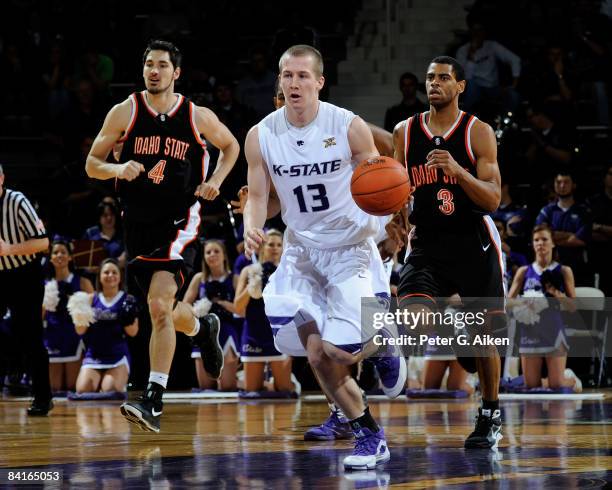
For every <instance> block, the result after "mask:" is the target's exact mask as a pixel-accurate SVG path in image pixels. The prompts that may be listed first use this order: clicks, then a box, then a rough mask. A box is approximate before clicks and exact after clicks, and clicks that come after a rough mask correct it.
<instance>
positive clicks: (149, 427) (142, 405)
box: [121, 396, 164, 433]
mask: <svg viewBox="0 0 612 490" xmlns="http://www.w3.org/2000/svg"><path fill="white" fill-rule="evenodd" d="M163 407H164V405H163V403H162V402H161V401H155V400H151V399H149V398H145V397H142V396H141V397H140V398H139V399H138V400H136V401H134V402H126V403H124V404H123V405H121V414H122V415H123V416H124V417H125V418H126V419H127V421H128V422H131V423H132V424H135V425H137V426H138V427H140V428H141V429H142V430H144V431H150V432H156V433H157V432H159V419H160V418H161V414H162V410H163Z"/></svg>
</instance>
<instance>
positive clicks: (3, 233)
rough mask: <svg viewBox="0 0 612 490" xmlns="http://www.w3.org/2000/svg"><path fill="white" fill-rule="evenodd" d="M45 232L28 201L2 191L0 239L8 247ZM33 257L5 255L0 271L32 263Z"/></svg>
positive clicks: (0, 197) (0, 200)
mask: <svg viewBox="0 0 612 490" xmlns="http://www.w3.org/2000/svg"><path fill="white" fill-rule="evenodd" d="M46 236H47V232H46V230H45V226H44V225H43V223H42V221H41V220H40V218H39V217H38V215H37V214H36V211H34V208H33V207H32V205H31V204H30V201H28V199H27V198H26V197H25V196H24V195H23V194H22V193H21V192H18V191H12V190H10V189H6V188H5V189H4V192H2V195H1V196H0V239H2V240H3V241H5V242H6V243H8V244H10V245H14V244H17V243H23V242H25V241H28V240H32V239H36V238H45V237H46ZM35 257H36V256H35V255H7V256H2V257H0V271H3V270H8V269H15V268H17V267H21V266H22V265H26V264H27V263H28V262H32V261H33V260H34V258H35Z"/></svg>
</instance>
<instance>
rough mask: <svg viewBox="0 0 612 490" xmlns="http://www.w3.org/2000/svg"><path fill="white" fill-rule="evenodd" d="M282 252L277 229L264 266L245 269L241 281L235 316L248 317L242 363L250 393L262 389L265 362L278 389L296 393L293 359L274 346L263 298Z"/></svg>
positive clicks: (266, 250)
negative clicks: (292, 378) (292, 371)
mask: <svg viewBox="0 0 612 490" xmlns="http://www.w3.org/2000/svg"><path fill="white" fill-rule="evenodd" d="M282 252H283V235H282V234H281V232H280V231H278V230H269V231H268V232H267V233H266V242H265V244H264V246H263V249H262V252H261V256H260V261H261V263H259V264H253V265H249V266H247V267H245V268H244V269H242V271H241V272H240V277H239V278H238V286H237V287H236V298H235V299H234V306H235V308H236V313H238V314H239V315H241V316H244V317H245V320H244V324H243V327H242V342H241V349H240V350H241V356H240V360H241V361H242V362H243V363H244V372H245V380H244V381H245V391H247V392H251V391H261V390H263V388H264V368H265V365H266V362H269V363H270V368H271V370H272V375H273V376H274V387H275V389H276V390H278V391H288V392H290V391H295V386H294V383H292V381H291V359H290V358H287V356H286V355H284V354H281V353H280V352H278V351H277V350H276V348H275V347H274V337H273V335H272V327H271V326H270V322H269V321H268V317H267V316H266V313H265V309H264V301H263V299H262V291H263V289H264V288H265V287H266V284H267V283H268V278H269V277H270V275H271V274H272V273H273V272H274V271H275V270H276V267H277V266H278V263H279V262H280V258H281V254H282Z"/></svg>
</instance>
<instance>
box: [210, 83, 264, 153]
mask: <svg viewBox="0 0 612 490" xmlns="http://www.w3.org/2000/svg"><path fill="white" fill-rule="evenodd" d="M212 110H213V111H214V113H215V114H216V115H217V117H218V118H219V120H220V121H221V122H222V123H223V124H225V125H226V126H227V127H228V128H229V130H230V131H231V132H232V134H233V135H234V136H235V137H236V139H238V141H244V138H245V137H246V134H247V132H248V130H249V128H250V127H251V126H252V125H253V124H254V121H255V113H254V112H253V110H252V109H250V108H249V107H247V106H246V105H244V104H241V103H240V102H238V101H237V100H236V99H235V97H234V85H233V83H232V82H231V81H229V80H226V79H219V80H217V81H216V83H215V87H214V90H213V105H212Z"/></svg>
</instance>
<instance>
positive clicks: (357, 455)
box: [344, 427, 391, 471]
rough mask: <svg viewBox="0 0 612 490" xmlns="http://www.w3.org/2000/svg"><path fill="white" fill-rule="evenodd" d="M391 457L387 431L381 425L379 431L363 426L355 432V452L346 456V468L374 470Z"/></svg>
mask: <svg viewBox="0 0 612 490" xmlns="http://www.w3.org/2000/svg"><path fill="white" fill-rule="evenodd" d="M390 459H391V454H390V453H389V448H388V447H387V441H386V440H385V431H384V430H383V428H382V427H381V428H380V429H379V431H378V432H372V431H371V430H370V429H368V428H367V427H362V428H361V429H359V431H357V432H355V449H354V450H353V454H351V455H350V456H347V457H346V458H344V469H345V470H357V471H358V470H373V469H374V468H376V466H377V465H380V464H383V463H386V462H387V461H389V460H390Z"/></svg>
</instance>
